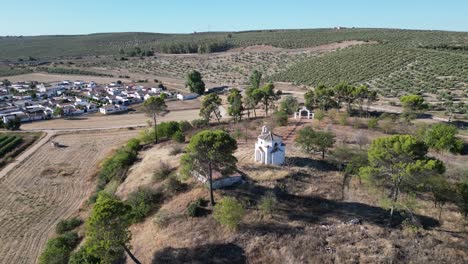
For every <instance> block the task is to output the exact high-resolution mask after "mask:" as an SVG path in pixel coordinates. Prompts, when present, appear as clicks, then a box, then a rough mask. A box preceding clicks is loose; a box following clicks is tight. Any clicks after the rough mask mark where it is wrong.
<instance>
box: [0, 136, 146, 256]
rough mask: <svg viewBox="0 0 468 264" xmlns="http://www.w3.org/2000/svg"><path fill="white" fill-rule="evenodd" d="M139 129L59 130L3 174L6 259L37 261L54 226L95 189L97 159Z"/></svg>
mask: <svg viewBox="0 0 468 264" xmlns="http://www.w3.org/2000/svg"><path fill="white" fill-rule="evenodd" d="M137 133H138V131H137V130H112V131H105V132H104V131H94V132H84V131H83V132H78V133H66V134H58V135H56V136H55V137H53V138H52V139H51V140H53V141H56V142H58V143H60V146H59V147H53V146H51V144H49V143H47V144H44V145H42V146H41V147H40V148H39V149H38V150H37V151H36V152H34V153H33V154H32V155H31V156H30V157H29V158H27V159H25V160H24V161H23V162H22V163H21V164H19V165H18V166H17V167H16V168H15V169H14V170H12V171H11V172H10V173H9V174H7V175H6V176H5V177H3V178H2V179H0V240H1V241H2V243H1V244H0V255H1V256H2V257H1V259H2V260H1V261H0V262H2V263H34V262H35V261H36V259H37V257H38V255H39V254H40V252H41V251H42V248H43V247H44V245H45V243H46V241H47V239H48V237H49V236H50V235H51V234H52V233H53V230H54V228H55V225H56V224H57V222H58V221H59V220H61V219H64V218H67V217H70V216H71V215H72V214H73V213H75V212H76V211H77V210H78V209H79V208H80V207H81V206H82V205H83V203H84V202H85V201H86V199H87V198H88V196H89V195H90V193H91V192H92V191H93V190H94V181H93V179H92V176H93V174H94V173H95V172H96V170H97V165H98V163H99V162H100V161H101V160H102V159H104V158H105V157H106V156H107V155H108V154H109V153H110V152H111V150H112V149H114V148H117V147H118V146H120V145H121V144H123V143H124V142H125V141H126V140H128V139H129V138H131V137H133V136H135V135H136V134H137Z"/></svg>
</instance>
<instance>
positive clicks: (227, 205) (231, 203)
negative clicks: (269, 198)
mask: <svg viewBox="0 0 468 264" xmlns="http://www.w3.org/2000/svg"><path fill="white" fill-rule="evenodd" d="M244 214H245V209H244V206H242V204H241V203H240V202H239V201H237V200H236V199H235V198H232V197H225V198H223V199H221V200H220V201H219V202H218V203H217V204H216V205H215V207H214V218H215V219H216V221H218V223H220V224H221V225H222V226H223V227H225V228H227V229H229V230H236V229H237V227H238V226H239V224H240V222H241V220H242V218H243V217H244Z"/></svg>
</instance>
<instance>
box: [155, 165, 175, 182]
mask: <svg viewBox="0 0 468 264" xmlns="http://www.w3.org/2000/svg"><path fill="white" fill-rule="evenodd" d="M173 170H174V169H173V168H172V167H171V166H170V165H169V164H168V163H167V162H160V163H159V166H158V169H157V170H156V171H155V172H154V173H153V180H154V181H162V180H165V179H167V177H169V175H170V174H171V172H172V171H173Z"/></svg>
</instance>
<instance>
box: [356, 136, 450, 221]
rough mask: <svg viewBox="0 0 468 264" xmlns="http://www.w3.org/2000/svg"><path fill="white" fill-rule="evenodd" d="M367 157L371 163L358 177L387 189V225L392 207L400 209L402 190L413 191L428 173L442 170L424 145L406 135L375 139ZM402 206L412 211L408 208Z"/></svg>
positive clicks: (440, 165)
mask: <svg viewBox="0 0 468 264" xmlns="http://www.w3.org/2000/svg"><path fill="white" fill-rule="evenodd" d="M368 159H369V164H370V165H369V166H367V167H362V168H361V169H360V176H361V177H362V178H364V179H366V181H367V182H369V183H371V184H373V185H376V186H381V187H383V188H389V189H390V195H389V197H390V198H389V201H388V203H389V207H390V221H389V224H390V225H392V218H393V213H394V211H395V209H396V208H401V207H400V204H399V203H398V198H399V196H400V193H401V192H402V191H406V192H409V193H411V191H416V190H417V189H418V187H419V184H420V183H423V182H425V181H426V180H427V177H428V175H431V174H432V175H434V174H441V173H443V172H444V171H445V168H444V164H443V163H442V162H441V161H439V160H437V159H433V158H429V157H428V156H427V147H426V145H425V144H424V143H422V142H420V141H418V140H417V139H416V138H415V137H413V136H409V135H395V136H390V137H383V138H377V139H375V140H374V141H373V142H372V145H371V147H370V149H369V151H368ZM403 208H404V209H406V210H405V211H406V212H408V213H410V214H411V208H409V207H403Z"/></svg>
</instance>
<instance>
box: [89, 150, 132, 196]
mask: <svg viewBox="0 0 468 264" xmlns="http://www.w3.org/2000/svg"><path fill="white" fill-rule="evenodd" d="M136 159H137V153H136V152H134V151H131V150H128V149H127V148H121V149H119V150H118V151H117V153H115V154H114V155H113V156H111V157H110V158H108V159H106V160H105V161H104V162H103V164H102V167H101V171H100V172H99V182H98V187H97V189H98V191H100V190H102V189H103V188H104V186H105V185H106V184H107V183H109V182H110V181H111V180H118V181H122V180H123V179H124V176H125V172H126V171H127V168H128V167H129V166H130V165H132V164H133V163H134V162H135V161H136Z"/></svg>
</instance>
